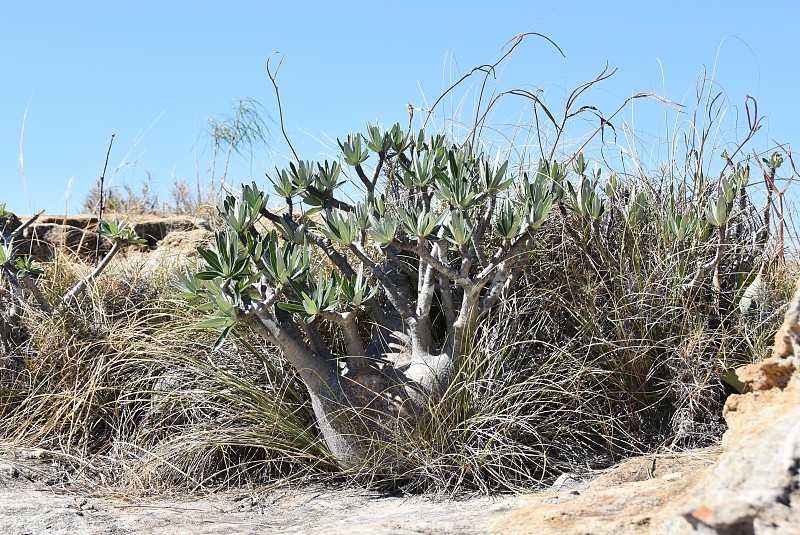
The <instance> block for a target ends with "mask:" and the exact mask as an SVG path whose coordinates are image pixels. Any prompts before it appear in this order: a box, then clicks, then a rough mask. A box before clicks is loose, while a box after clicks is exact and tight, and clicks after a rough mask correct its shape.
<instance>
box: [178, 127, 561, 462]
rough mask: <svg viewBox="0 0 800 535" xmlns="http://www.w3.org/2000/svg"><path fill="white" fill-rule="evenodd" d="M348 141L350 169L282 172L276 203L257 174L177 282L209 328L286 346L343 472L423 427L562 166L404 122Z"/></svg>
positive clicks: (295, 167)
mask: <svg viewBox="0 0 800 535" xmlns="http://www.w3.org/2000/svg"><path fill="white" fill-rule="evenodd" d="M339 145H340V147H341V151H342V156H341V163H340V162H330V161H327V162H324V163H312V162H304V161H294V162H292V163H290V164H289V166H288V167H287V168H286V169H282V170H276V171H275V173H274V176H273V177H272V183H273V187H274V190H275V191H276V192H277V194H278V195H279V196H280V197H282V198H283V202H285V207H284V208H281V209H280V210H276V209H272V208H270V207H269V206H268V200H269V196H268V195H267V194H266V193H265V192H264V191H262V190H261V189H259V187H258V186H257V185H256V184H255V183H253V184H251V185H245V186H243V187H242V189H241V191H240V192H238V193H236V194H231V195H229V196H228V197H227V199H226V200H225V202H224V205H223V207H222V208H221V209H220V214H221V216H222V218H223V219H224V221H225V224H226V228H224V229H222V230H220V231H218V232H217V234H216V237H215V240H214V243H213V245H211V246H210V247H209V248H207V249H206V248H200V249H199V250H198V251H199V253H200V255H201V256H202V258H203V260H204V261H205V267H204V268H203V269H202V271H199V272H195V273H191V272H186V273H185V274H181V275H180V281H179V283H178V285H179V287H180V288H181V291H182V295H183V296H184V297H185V298H187V299H189V300H190V301H192V302H193V303H194V304H195V305H196V306H197V307H198V308H199V309H200V310H205V311H208V312H210V317H209V318H208V319H207V320H206V321H204V322H202V323H201V324H200V326H201V327H206V328H217V329H220V330H221V335H220V338H219V341H218V343H222V341H223V340H224V339H225V337H226V335H227V334H228V333H229V332H230V330H231V329H233V328H235V327H237V326H249V327H250V328H252V329H254V330H255V331H256V332H257V333H259V334H260V335H261V336H263V338H265V339H266V340H267V341H269V342H271V343H272V344H274V345H275V346H277V347H278V348H279V349H280V350H281V351H282V353H283V355H284V357H285V358H286V360H287V361H288V363H289V364H290V365H291V366H292V367H294V368H295V369H296V370H297V372H298V373H299V375H300V377H301V378H302V380H303V382H304V383H305V385H306V386H307V388H308V391H309V394H310V397H311V401H312V407H313V410H314V414H315V417H316V419H317V422H318V425H319V428H320V431H321V434H322V436H323V438H324V440H325V442H326V444H327V446H328V447H329V449H330V451H331V452H332V454H333V455H334V456H335V457H336V458H337V459H338V461H339V462H340V463H341V464H342V465H343V466H347V465H351V464H352V463H354V462H358V461H359V460H360V459H363V458H365V456H368V455H371V454H374V452H372V451H370V444H371V442H372V439H373V438H375V436H376V435H380V434H381V433H383V432H385V431H387V430H394V431H397V430H398V429H413V423H414V422H415V421H416V420H417V419H418V418H421V417H422V414H424V411H423V406H424V405H425V404H426V400H427V399H429V396H432V395H436V394H437V393H438V392H441V390H442V389H443V388H446V387H447V386H448V385H449V384H450V382H451V381H452V380H453V379H454V376H455V375H456V372H457V370H458V367H459V360H460V358H461V355H462V351H463V348H464V342H465V339H466V338H467V337H468V336H469V334H470V333H471V332H472V330H473V328H474V327H475V325H476V322H477V321H478V319H479V318H480V317H481V316H482V314H484V313H485V312H486V311H488V310H489V309H491V308H492V307H493V306H494V305H495V304H496V303H497V302H498V300H499V299H500V298H501V297H502V295H503V294H504V292H505V291H507V290H508V289H509V287H510V286H511V285H512V284H513V281H514V280H515V278H516V277H517V276H518V275H519V272H520V270H521V266H522V265H523V259H524V258H525V253H526V251H527V250H528V249H529V248H530V247H531V245H532V242H533V240H534V236H535V232H536V230H537V229H538V228H539V227H540V226H541V225H542V224H543V223H544V222H545V220H546V219H547V217H548V213H549V212H550V210H551V207H552V206H553V205H554V203H556V202H558V200H559V199H560V198H561V196H562V192H563V189H562V183H563V181H564V177H565V176H566V173H565V166H563V165H559V164H557V163H541V164H540V166H539V168H538V170H536V171H535V172H532V173H526V172H521V171H520V170H519V168H517V169H512V167H511V166H510V164H509V161H508V160H505V159H503V158H502V157H501V156H499V155H497V156H495V157H493V158H490V157H489V155H487V154H485V153H483V152H481V151H479V150H476V149H473V148H471V147H469V146H460V145H457V144H453V143H451V142H449V141H448V140H447V139H446V138H445V137H444V136H442V135H435V136H431V137H426V136H425V134H424V133H423V132H419V133H418V134H416V135H414V134H412V133H410V132H404V131H403V130H402V129H401V128H400V126H399V125H395V126H394V127H393V128H391V129H390V130H383V129H381V128H379V127H376V126H370V125H368V127H367V132H366V134H365V135H356V134H351V135H349V136H348V138H347V139H346V140H344V141H339ZM352 197H358V201H357V202H354V201H353V200H352ZM409 424H412V425H411V426H409ZM404 426H405V427H404Z"/></svg>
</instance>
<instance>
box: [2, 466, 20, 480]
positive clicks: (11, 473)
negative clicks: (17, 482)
mask: <svg viewBox="0 0 800 535" xmlns="http://www.w3.org/2000/svg"><path fill="white" fill-rule="evenodd" d="M0 475H2V476H3V477H4V478H7V479H17V478H18V477H19V470H17V467H16V466H14V465H13V464H8V463H0Z"/></svg>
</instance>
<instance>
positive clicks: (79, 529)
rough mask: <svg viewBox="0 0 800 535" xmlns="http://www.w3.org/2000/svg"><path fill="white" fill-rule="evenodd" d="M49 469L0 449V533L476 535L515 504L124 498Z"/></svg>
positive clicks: (283, 493)
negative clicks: (453, 534) (412, 534)
mask: <svg viewBox="0 0 800 535" xmlns="http://www.w3.org/2000/svg"><path fill="white" fill-rule="evenodd" d="M52 464H53V463H52V461H48V459H47V458H46V456H45V455H41V454H38V455H37V454H36V453H25V452H15V453H14V454H10V453H9V452H7V451H6V452H0V534H4V535H5V534H13V535H23V534H30V535H35V534H40V533H41V534H70V535H73V534H75V535H84V534H122V533H136V534H147V535H150V534H152V535H155V534H170V535H172V534H182V533H205V534H234V533H236V534H246V533H252V534H256V533H258V534H264V533H365V534H366V533H376V534H398V535H400V534H411V533H432V534H450V533H459V534H461V533H466V534H472V533H475V534H478V533H487V532H488V525H489V522H490V520H491V519H493V518H497V516H499V515H502V514H503V513H506V512H509V511H512V510H515V509H518V508H519V507H522V505H523V503H522V502H521V501H520V499H519V498H514V497H506V498H500V499H492V498H475V499H470V500H465V501H451V500H448V501H443V500H434V499H431V498H426V497H419V496H413V497H392V496H386V495H381V494H378V493H371V492H367V491H361V490H357V489H333V488H326V487H303V488H300V489H297V488H284V489H278V490H270V491H263V492H258V491H256V492H246V493H245V492H230V493H217V494H214V495H211V496H202V497H192V496H186V495H173V496H163V495H161V496H151V497H145V496H131V495H124V494H119V493H114V492H113V491H110V490H108V489H105V490H98V489H96V488H91V487H89V486H87V485H81V484H77V483H75V482H70V481H68V480H67V481H65V478H64V475H63V474H56V473H54V472H55V471H54V469H53V467H52V466H51V465H52ZM67 479H68V478H67Z"/></svg>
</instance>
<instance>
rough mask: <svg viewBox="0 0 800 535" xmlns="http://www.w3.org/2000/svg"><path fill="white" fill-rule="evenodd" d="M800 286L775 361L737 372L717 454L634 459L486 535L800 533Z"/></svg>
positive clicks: (528, 508)
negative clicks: (737, 390) (740, 388)
mask: <svg viewBox="0 0 800 535" xmlns="http://www.w3.org/2000/svg"><path fill="white" fill-rule="evenodd" d="M799 362H800V282H799V283H798V290H797V292H796V293H795V295H794V298H793V299H792V301H791V303H790V304H789V307H788V308H787V312H786V318H785V321H784V324H783V326H782V327H781V329H780V330H779V331H778V333H777V334H776V336H775V346H774V350H773V356H772V357H770V358H769V359H767V360H765V361H763V362H761V363H758V364H750V365H747V366H743V367H741V368H739V369H737V370H736V374H737V376H738V378H739V379H740V380H741V381H742V383H744V385H745V390H744V393H742V394H736V395H732V396H730V397H729V398H728V400H727V402H726V404H725V408H724V411H723V416H724V418H725V420H726V422H727V424H728V430H727V431H726V432H725V434H724V436H723V438H722V443H721V445H720V446H719V447H713V448H707V449H705V450H700V451H694V452H686V453H681V454H676V455H672V456H664V455H660V456H650V457H644V458H640V459H632V460H629V461H627V462H625V463H623V464H622V465H621V466H619V467H618V468H616V469H614V470H613V471H611V472H609V473H608V474H606V475H604V476H602V477H599V478H597V479H596V480H594V481H593V482H592V483H591V484H590V485H589V487H588V488H586V489H585V490H580V491H578V490H572V491H570V492H568V493H563V492H562V493H555V494H549V495H548V494H544V495H542V494H538V495H530V496H527V497H525V498H524V499H523V501H524V502H525V504H524V505H523V506H522V507H521V508H520V509H519V510H516V511H514V512H512V513H508V514H506V515H505V516H503V517H501V518H499V519H497V520H496V521H495V522H493V523H492V524H491V526H490V530H489V531H490V532H492V533H507V534H511V533H515V534H523V533H524V534H534V533H548V534H554V535H555V534H584V533H591V534H594V535H602V534H608V535H612V534H613V535H625V534H664V535H666V534H690V533H693V534H698V533H699V534H720V535H739V534H741V535H749V534H753V535H767V534H770V535H797V534H800V366H799V365H798V363H799Z"/></svg>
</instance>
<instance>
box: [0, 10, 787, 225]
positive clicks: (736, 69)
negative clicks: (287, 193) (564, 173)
mask: <svg viewBox="0 0 800 535" xmlns="http://www.w3.org/2000/svg"><path fill="white" fill-rule="evenodd" d="M798 20H800V7H798V4H797V3H796V2H789V1H784V2H768V1H767V2H760V3H758V4H757V5H756V6H755V7H754V4H753V3H752V2H738V1H727V2H705V1H697V0H695V1H693V2H684V1H673V2H660V3H653V2H640V1H637V2H596V1H595V2H582V1H579V2H574V1H573V2H571V1H561V2H557V1H534V0H528V1H527V2H517V1H511V0H507V1H504V2H466V1H462V2H417V1H406V2H349V3H346V2H267V1H264V2H255V1H252V2H245V1H238V2H237V1H231V2H224V3H223V2H207V1H202V0H201V1H195V2H191V3H189V2H164V1H163V0H161V1H158V2H154V1H149V0H143V1H139V2H125V3H122V2H70V3H66V2H34V1H31V2H5V3H4V5H3V6H2V17H0V72H2V73H3V74H2V79H3V80H4V81H3V83H2V84H0V202H3V201H5V202H6V203H7V204H8V207H9V209H12V210H14V211H17V212H18V213H28V212H29V211H31V210H39V209H46V210H47V211H48V212H63V211H64V210H65V208H66V206H67V204H68V203H69V207H70V210H71V211H73V212H74V211H75V210H76V209H77V208H78V207H79V206H80V205H81V204H82V202H83V199H84V198H85V195H86V192H87V190H88V189H89V188H90V187H91V185H92V184H93V183H94V182H95V180H96V179H97V178H98V177H99V175H100V173H101V171H102V168H103V162H104V159H105V154H106V149H107V146H108V141H109V138H110V136H111V134H112V133H114V134H116V139H115V142H114V146H113V149H112V152H111V157H110V161H109V172H108V176H111V175H112V174H114V172H115V170H116V175H115V176H114V179H113V185H115V186H120V185H122V184H129V185H131V186H134V187H137V185H138V184H140V183H141V182H142V181H143V180H145V178H146V175H147V173H148V172H149V173H150V174H151V176H152V180H153V183H154V185H155V186H156V187H158V188H161V189H163V190H164V193H162V198H163V199H164V200H167V198H168V194H167V193H166V190H167V189H168V188H169V185H170V184H171V183H172V181H173V180H174V179H181V180H187V181H189V182H194V180H195V177H196V176H197V173H198V172H199V174H200V175H201V176H202V177H207V174H208V173H207V169H208V168H209V166H210V152H209V141H208V137H207V136H206V135H204V132H205V130H206V127H207V119H208V118H211V117H215V116H219V115H220V114H223V113H229V112H230V110H231V103H232V102H234V101H235V100H236V99H239V98H243V97H249V98H253V99H256V100H258V101H259V102H260V103H261V104H262V105H263V106H264V108H265V109H266V110H267V112H268V113H269V114H270V115H271V116H272V117H273V119H274V120H275V121H277V108H276V106H275V100H274V93H273V91H272V87H271V85H270V83H269V79H268V78H267V76H266V73H265V69H264V64H265V60H266V59H267V57H268V56H269V55H270V53H272V52H275V51H279V52H280V53H281V54H283V55H284V60H283V66H282V68H281V71H280V74H279V78H278V82H279V84H280V88H281V97H282V100H283V111H284V114H285V120H286V127H287V130H288V133H289V135H290V136H291V137H292V139H293V140H294V143H295V145H296V146H297V148H298V150H299V152H300V153H301V154H300V155H301V157H303V158H310V159H316V158H320V157H321V155H323V154H324V153H325V152H326V151H328V149H329V148H330V147H331V146H333V145H334V144H333V143H332V142H331V139H335V138H336V137H345V136H346V135H347V133H348V132H350V131H354V130H360V129H362V128H363V126H364V124H365V122H366V121H373V122H376V121H377V122H380V123H383V124H386V125H390V124H392V123H393V122H395V121H401V122H402V123H403V124H405V123H406V121H407V119H408V112H407V110H406V103H412V104H413V105H414V106H416V107H424V106H425V103H426V99H427V102H428V104H430V103H431V102H432V101H433V100H435V98H436V97H437V96H438V95H439V94H440V93H441V91H442V89H443V87H446V86H447V85H449V83H450V82H451V81H452V80H455V79H457V78H458V77H460V76H461V75H462V74H464V73H466V72H467V71H469V69H471V68H472V67H473V66H475V65H479V64H483V63H492V62H494V61H495V60H496V59H497V58H499V56H500V55H501V54H502V46H503V44H504V43H505V42H506V41H507V40H508V39H510V38H511V37H513V36H514V35H516V34H519V33H521V32H528V31H533V32H540V33H543V34H546V35H547V36H548V37H550V38H551V39H553V40H554V41H555V42H556V43H558V45H559V46H560V47H561V48H562V49H563V51H564V53H565V55H566V57H565V58H564V57H561V55H560V54H558V52H557V51H556V50H555V49H554V48H553V47H552V46H551V45H549V44H548V43H546V42H545V41H543V40H541V39H535V38H530V39H528V40H526V41H525V43H524V44H523V45H522V46H520V47H519V48H518V49H517V51H516V52H515V54H514V57H513V58H512V60H511V62H510V63H509V64H508V67H507V68H506V70H505V71H504V73H503V74H502V77H501V78H500V81H499V82H497V83H498V87H500V88H504V89H509V88H511V87H514V86H525V87H528V88H540V89H543V90H544V91H545V97H549V99H550V101H551V102H556V103H557V102H558V101H559V99H561V100H563V97H564V95H565V92H566V91H567V90H568V89H569V88H572V87H574V86H575V85H577V84H579V83H582V82H584V81H586V80H588V79H590V78H591V77H592V76H594V75H596V74H597V73H599V71H600V70H602V68H603V66H604V65H605V63H606V62H608V63H609V65H610V66H611V67H612V68H615V67H616V68H618V69H619V70H618V72H617V74H616V75H615V76H614V77H613V78H612V79H611V80H609V81H608V82H607V83H605V84H603V85H602V86H601V87H600V88H598V89H597V90H595V91H594V92H593V93H592V94H591V95H590V96H588V97H587V100H586V102H585V103H587V104H597V105H598V106H600V107H601V109H604V110H607V111H610V110H612V109H613V108H614V107H615V106H616V105H617V104H619V103H620V102H621V101H622V100H624V99H625V98H626V97H629V96H631V95H632V94H633V93H635V92H638V91H654V92H657V93H659V94H665V95H666V96H667V97H668V98H671V99H673V100H677V101H681V100H683V99H684V98H685V97H686V96H687V94H691V93H690V92H691V90H692V87H693V84H694V82H695V81H696V80H697V77H698V75H700V74H701V72H702V70H703V68H704V67H705V68H706V69H707V70H708V71H709V73H710V72H711V71H712V70H713V71H714V77H715V80H716V83H717V84H719V85H718V87H719V88H721V89H722V90H724V91H725V94H726V97H727V98H728V100H729V102H730V104H731V105H733V106H734V108H733V110H734V112H735V111H738V112H739V113H741V112H742V110H743V108H742V106H741V105H742V103H743V101H744V97H745V95H748V94H749V95H752V96H754V97H756V98H757V99H758V102H759V112H760V113H761V114H764V115H767V119H766V120H765V122H764V128H763V130H762V134H761V139H760V140H759V143H760V145H761V147H762V148H768V147H769V146H770V143H771V140H773V139H774V140H777V141H781V142H790V143H791V142H794V143H798V142H800V139H799V134H800V127H798V124H799V123H800V113H798V111H797V109H798V105H797V100H796V99H797V94H798V93H797V88H798V85H800V84H798V82H800V74H798V68H797V67H798V59H797V58H798V56H800V45H798V41H797V31H798V27H797V22H798ZM687 92H689V93H687ZM457 104H458V102H453V103H447V105H446V106H445V107H444V108H443V109H442V113H444V114H447V113H450V114H451V115H454V114H456V113H457V112H458V109H457ZM470 105H471V104H470V101H467V102H466V103H465V109H469V106H470ZM637 106H638V104H637ZM637 109H638V108H637ZM26 110H27V116H26V118H25V121H24V136H23V137H22V154H23V158H24V180H23V176H22V173H21V170H20V138H21V134H22V127H23V116H24V115H25V114H26ZM643 116H644V115H643ZM498 120H501V121H503V120H510V121H513V116H512V115H511V114H510V112H509V116H508V117H498ZM653 125H654V126H653V128H655V130H656V131H657V132H656V133H659V132H661V131H662V130H663V126H662V125H658V124H657V123H653ZM288 153H289V150H288V148H287V146H286V144H285V143H284V142H283V141H282V140H281V138H280V133H279V129H278V126H277V122H275V123H273V124H272V140H271V142H270V144H269V146H267V147H264V148H261V149H259V150H258V151H256V152H255V153H254V154H253V155H252V158H248V157H242V158H239V159H238V160H237V162H236V165H235V166H234V167H233V168H232V171H231V173H230V175H229V179H230V180H231V181H237V180H247V179H249V178H250V175H252V177H253V178H255V179H256V180H258V181H261V182H266V180H265V178H264V172H266V171H269V170H271V169H272V166H273V165H277V164H280V163H281V162H282V161H285V157H286V155H287V154H288ZM25 186H26V187H27V197H26V192H25V189H26V188H25Z"/></svg>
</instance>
